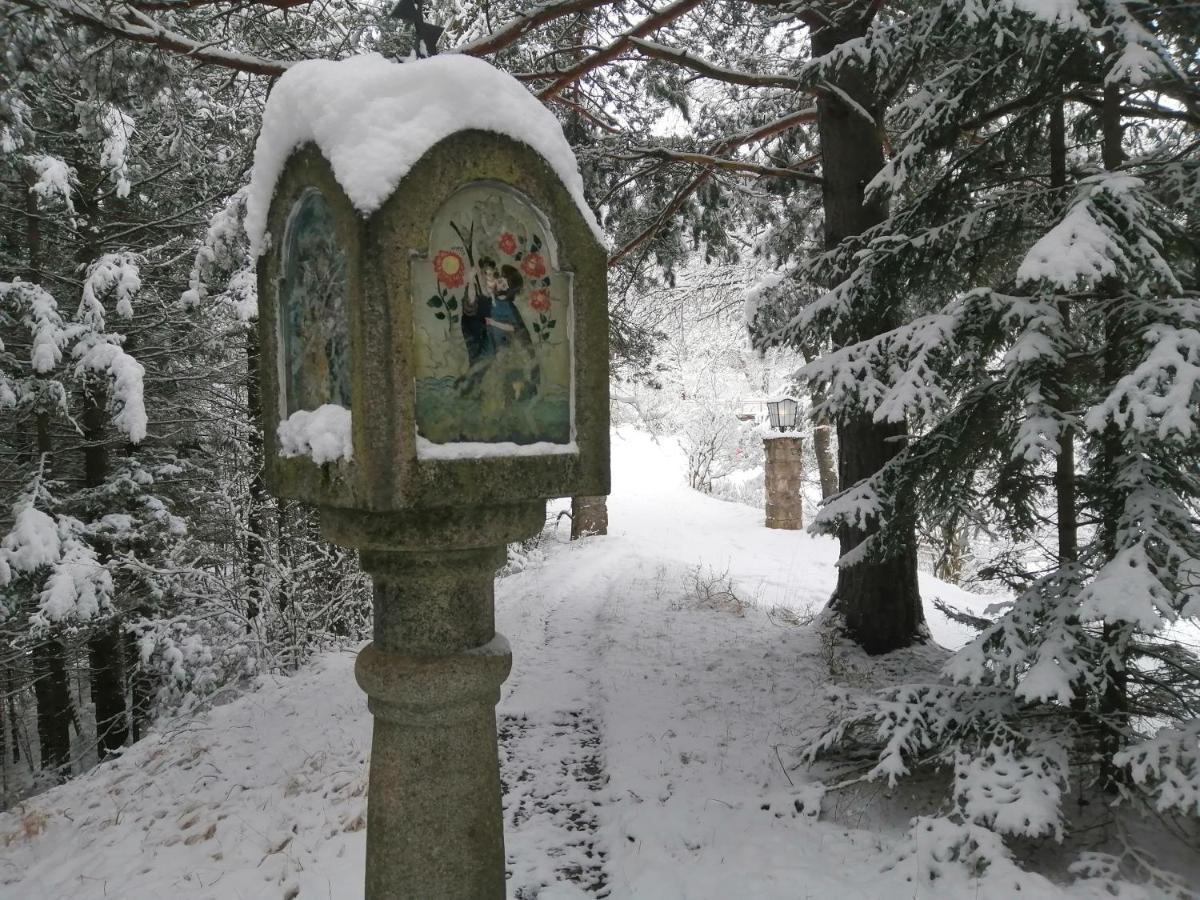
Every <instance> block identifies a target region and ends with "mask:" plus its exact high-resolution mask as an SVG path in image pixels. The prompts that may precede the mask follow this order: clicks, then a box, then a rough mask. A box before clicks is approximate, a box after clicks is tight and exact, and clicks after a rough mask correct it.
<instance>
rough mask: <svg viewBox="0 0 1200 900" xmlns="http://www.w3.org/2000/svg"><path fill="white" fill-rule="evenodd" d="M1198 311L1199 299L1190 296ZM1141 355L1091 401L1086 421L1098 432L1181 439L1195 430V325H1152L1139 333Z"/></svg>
mask: <svg viewBox="0 0 1200 900" xmlns="http://www.w3.org/2000/svg"><path fill="white" fill-rule="evenodd" d="M1192 305H1193V306H1195V307H1196V310H1197V314H1198V316H1200V301H1192ZM1142 339H1143V340H1144V341H1145V342H1146V343H1147V344H1149V345H1150V346H1149V351H1148V352H1147V354H1146V356H1145V358H1144V359H1143V360H1142V361H1141V362H1140V363H1139V364H1138V365H1137V367H1136V368H1135V369H1134V370H1133V371H1132V372H1130V373H1129V374H1128V375H1125V376H1124V377H1122V378H1121V379H1120V380H1119V381H1117V383H1116V384H1115V385H1114V386H1113V388H1112V390H1111V391H1109V393H1108V396H1107V397H1105V398H1104V399H1103V400H1102V401H1101V402H1100V403H1098V404H1096V405H1095V406H1093V407H1092V408H1091V409H1090V410H1089V411H1088V413H1087V417H1086V419H1085V422H1086V424H1087V427H1088V429H1089V430H1091V431H1094V432H1102V431H1103V430H1104V429H1105V428H1106V427H1107V426H1108V423H1110V422H1111V423H1113V424H1114V425H1116V426H1117V427H1118V428H1121V429H1122V430H1126V429H1128V430H1132V431H1135V432H1138V433H1140V434H1150V435H1154V436H1155V437H1157V438H1158V439H1159V440H1162V441H1166V440H1175V441H1178V442H1180V443H1184V442H1188V441H1191V440H1193V439H1194V438H1195V437H1196V435H1197V433H1198V432H1200V328H1198V327H1196V326H1193V327H1176V326H1172V325H1167V324H1158V325H1151V326H1150V327H1149V328H1147V329H1146V330H1145V332H1143V334H1142Z"/></svg>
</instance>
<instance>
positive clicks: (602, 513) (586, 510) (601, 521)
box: [571, 497, 608, 541]
mask: <svg viewBox="0 0 1200 900" xmlns="http://www.w3.org/2000/svg"><path fill="white" fill-rule="evenodd" d="M589 534H608V498H607V497H572V498H571V540H573V541H577V540H579V539H580V538H581V537H586V536H587V535H589Z"/></svg>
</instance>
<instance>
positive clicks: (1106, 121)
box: [1098, 85, 1132, 794]
mask: <svg viewBox="0 0 1200 900" xmlns="http://www.w3.org/2000/svg"><path fill="white" fill-rule="evenodd" d="M1100 129H1101V135H1102V138H1103V140H1102V156H1103V162H1104V168H1105V169H1107V170H1108V171H1112V170H1114V169H1117V168H1120V166H1121V163H1122V162H1124V160H1125V154H1124V151H1123V150H1122V148H1121V139H1122V125H1121V92H1120V89H1119V88H1118V87H1117V86H1115V85H1105V86H1104V95H1103V105H1102V107H1101V112H1100ZM1120 291H1121V285H1120V284H1119V283H1112V284H1108V285H1106V289H1105V294H1106V295H1107V296H1108V298H1109V312H1108V313H1107V315H1106V316H1105V321H1104V353H1103V367H1104V385H1105V387H1106V388H1107V387H1108V386H1109V385H1112V384H1115V383H1116V381H1117V379H1118V378H1120V376H1121V357H1122V347H1121V343H1122V341H1123V339H1124V335H1125V329H1124V328H1123V327H1122V323H1121V319H1120V316H1119V315H1118V313H1117V307H1116V305H1115V302H1114V298H1116V297H1117V296H1119V294H1120ZM1100 440H1101V448H1100V457H1101V458H1100V466H1099V469H1100V471H1099V473H1098V474H1099V476H1100V484H1099V492H1100V542H1101V552H1102V554H1103V561H1104V562H1107V561H1109V560H1111V559H1113V558H1114V557H1115V556H1116V554H1117V540H1118V533H1119V525H1120V520H1121V513H1122V511H1123V509H1124V506H1125V492H1124V491H1123V490H1122V489H1121V488H1120V487H1119V486H1118V476H1119V470H1120V465H1121V456H1122V445H1121V432H1120V430H1119V429H1118V428H1117V426H1116V425H1114V424H1113V423H1111V422H1110V423H1109V424H1108V427H1107V428H1105V430H1104V433H1103V435H1102V436H1101V439H1100ZM1131 636H1132V635H1131V632H1130V628H1129V626H1128V625H1126V624H1124V623H1121V624H1105V626H1104V630H1103V642H1104V646H1105V650H1106V654H1107V657H1108V660H1109V662H1107V663H1106V667H1105V675H1106V679H1105V689H1104V692H1103V694H1102V695H1101V697H1100V710H1099V712H1100V783H1101V785H1102V786H1103V788H1104V789H1105V790H1106V791H1107V792H1109V793H1111V794H1117V793H1119V791H1120V785H1121V783H1122V781H1123V780H1124V778H1123V775H1124V773H1123V772H1122V771H1121V770H1120V769H1118V768H1117V767H1116V766H1114V765H1113V763H1112V759H1113V756H1114V755H1115V754H1116V753H1118V752H1120V751H1121V750H1122V749H1123V748H1124V747H1125V745H1126V743H1127V741H1128V736H1129V674H1128V669H1127V661H1128V655H1129V642H1130V638H1131Z"/></svg>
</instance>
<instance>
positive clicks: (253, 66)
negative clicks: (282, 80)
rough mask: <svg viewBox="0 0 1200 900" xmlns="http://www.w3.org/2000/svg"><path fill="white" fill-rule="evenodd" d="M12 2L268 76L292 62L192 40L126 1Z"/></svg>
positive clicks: (279, 72) (141, 41)
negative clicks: (103, 4) (103, 2)
mask: <svg viewBox="0 0 1200 900" xmlns="http://www.w3.org/2000/svg"><path fill="white" fill-rule="evenodd" d="M16 2H17V3H18V4H20V5H21V6H24V7H25V8H27V9H31V10H34V11H36V12H53V13H58V14H59V15H62V16H64V17H66V18H67V19H70V20H71V21H73V22H77V23H79V24H81V25H87V26H90V27H92V28H96V29H98V30H100V31H103V32H105V33H106V34H111V35H113V36H114V37H118V38H123V39H125V40H130V41H136V42H138V43H142V44H150V45H152V46H155V47H157V48H159V49H160V50H166V51H168V52H170V53H177V54H180V55H182V56H186V57H188V58H189V59H192V60H194V61H196V62H199V63H207V64H209V65H215V66H221V67H223V68H227V69H234V70H236V71H239V72H249V73H251V74H254V75H267V76H271V77H275V76H278V75H282V74H283V73H284V72H286V71H287V69H288V67H289V66H290V65H292V63H291V62H290V61H288V60H273V59H264V58H262V57H259V56H253V55H250V54H244V53H234V52H232V51H229V50H222V49H220V48H219V47H214V46H213V45H212V44H211V43H209V42H202V41H197V40H193V39H192V38H190V37H188V36H187V35H184V34H181V33H180V32H178V31H173V30H172V29H170V28H167V27H166V26H165V25H162V24H161V23H159V22H157V21H156V20H155V19H153V18H152V17H150V16H149V15H147V14H146V13H145V12H143V11H142V10H141V9H137V8H135V6H134V5H130V4H114V5H111V6H101V5H100V4H94V3H90V2H87V0H16ZM264 5H267V6H279V5H280V4H279V2H277V0H273V2H267V3H265V4H264ZM148 8H149V7H148Z"/></svg>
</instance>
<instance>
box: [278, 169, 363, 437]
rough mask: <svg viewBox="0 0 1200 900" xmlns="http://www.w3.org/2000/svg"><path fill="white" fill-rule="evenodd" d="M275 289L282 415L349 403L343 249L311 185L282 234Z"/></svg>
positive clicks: (328, 212)
mask: <svg viewBox="0 0 1200 900" xmlns="http://www.w3.org/2000/svg"><path fill="white" fill-rule="evenodd" d="M283 254H284V255H283V268H282V273H283V279H282V283H281V285H280V290H279V316H280V326H281V332H282V341H281V350H282V353H283V376H284V395H285V398H286V400H285V402H286V407H287V408H286V410H285V415H290V414H291V413H293V412H296V411H297V410H302V409H305V410H314V409H317V408H318V407H320V406H322V405H324V404H326V403H336V404H338V405H339V406H344V407H346V408H347V409H349V408H350V321H349V313H348V310H347V305H346V304H347V300H346V254H345V251H344V249H343V248H342V245H341V242H340V241H339V240H338V236H337V231H336V228H335V227H334V220H333V214H332V212H331V210H330V209H329V204H328V203H327V202H326V201H325V198H324V197H323V196H322V195H321V193H320V192H319V191H317V190H316V189H313V188H309V189H308V190H306V191H305V192H304V193H303V194H301V196H300V199H299V200H297V201H296V204H295V205H294V206H293V207H292V212H291V215H290V216H289V217H288V225H287V230H286V232H285V234H284V250H283Z"/></svg>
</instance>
